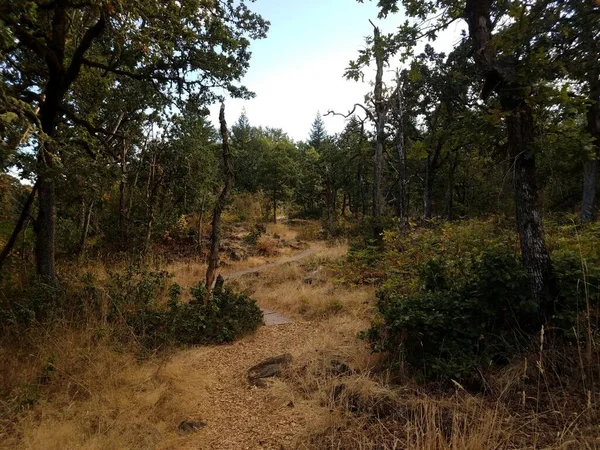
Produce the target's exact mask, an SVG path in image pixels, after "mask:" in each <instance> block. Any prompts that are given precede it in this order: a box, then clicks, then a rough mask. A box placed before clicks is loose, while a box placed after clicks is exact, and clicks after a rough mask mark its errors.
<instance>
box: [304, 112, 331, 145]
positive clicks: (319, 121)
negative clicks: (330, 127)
mask: <svg viewBox="0 0 600 450" xmlns="http://www.w3.org/2000/svg"><path fill="white" fill-rule="evenodd" d="M326 138H327V131H326V130H325V122H323V118H322V117H321V113H320V112H317V117H315V120H314V122H313V124H312V126H311V128H310V136H309V138H308V143H309V144H310V145H311V146H312V147H313V148H314V149H315V150H319V148H320V147H321V145H322V144H323V141H324V140H325V139H326Z"/></svg>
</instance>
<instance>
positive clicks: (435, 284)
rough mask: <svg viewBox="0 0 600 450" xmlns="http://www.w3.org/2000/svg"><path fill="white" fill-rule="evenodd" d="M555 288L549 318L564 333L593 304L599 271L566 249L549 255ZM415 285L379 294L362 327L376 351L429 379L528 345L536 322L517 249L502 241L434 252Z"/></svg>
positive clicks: (463, 371) (495, 360) (462, 375)
mask: <svg viewBox="0 0 600 450" xmlns="http://www.w3.org/2000/svg"><path fill="white" fill-rule="evenodd" d="M553 260H554V266H555V270H556V273H557V276H558V279H559V282H560V287H561V293H560V297H559V298H558V299H557V302H556V305H555V308H556V315H555V316H554V317H553V318H552V323H551V326H552V329H553V331H554V332H555V334H558V335H561V336H562V337H566V338H568V337H569V336H572V333H573V332H572V330H573V326H574V325H575V323H576V321H577V320H578V318H579V316H580V313H581V311H584V310H585V302H586V301H590V302H592V303H597V302H598V296H599V291H598V286H600V283H599V282H600V271H599V270H598V268H597V267H592V268H586V270H585V274H584V270H583V268H582V264H581V260H580V259H579V258H578V257H577V255H574V254H572V253H569V252H562V253H558V252H557V253H555V254H554V255H553ZM420 282H421V289H420V290H419V291H418V292H415V293H411V294H400V293H398V290H396V289H394V286H397V285H398V284H397V283H389V284H388V285H387V287H385V288H383V289H381V290H380V291H379V292H378V309H379V312H380V313H381V319H380V320H379V321H378V322H377V323H375V324H374V325H373V326H372V327H371V329H370V330H369V332H368V336H369V338H370V341H371V343H372V345H373V347H374V348H375V349H376V350H384V351H389V352H392V353H393V354H395V355H396V356H399V357H400V358H402V359H403V360H404V361H406V362H407V363H409V364H410V366H411V367H412V368H413V369H414V370H415V371H417V372H420V373H421V374H422V375H423V376H424V377H426V378H429V379H432V378H433V379H439V378H446V379H448V378H451V379H468V378H469V377H470V376H472V375H473V374H474V373H475V372H476V369H477V368H478V367H482V366H489V365H491V364H503V363H506V362H508V361H510V359H511V358H512V357H513V356H514V355H515V354H517V353H519V352H520V351H522V350H523V349H525V348H526V347H527V346H530V345H531V343H532V336H534V335H535V334H537V333H538V332H539V331H540V329H541V326H542V323H541V320H540V317H541V314H540V311H539V306H538V304H537V303H536V302H534V301H532V300H531V298H530V296H529V291H528V286H527V281H526V278H525V274H524V271H523V268H522V266H521V264H520V262H519V261H518V259H517V255H515V253H514V252H513V251H511V250H510V249H507V248H506V247H502V246H497V247H490V248H488V249H486V250H484V251H483V252H482V253H481V254H480V255H479V256H477V257H476V256H473V255H472V254H469V255H468V256H465V257H463V258H459V259H458V260H449V259H443V258H434V259H431V260H429V261H428V262H426V263H425V264H424V265H423V266H422V268H421V272H420Z"/></svg>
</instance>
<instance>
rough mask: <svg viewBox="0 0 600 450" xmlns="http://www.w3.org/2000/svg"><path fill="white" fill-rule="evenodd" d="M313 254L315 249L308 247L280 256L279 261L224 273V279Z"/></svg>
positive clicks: (259, 270)
mask: <svg viewBox="0 0 600 450" xmlns="http://www.w3.org/2000/svg"><path fill="white" fill-rule="evenodd" d="M312 254H314V250H313V249H312V248H307V249H306V250H304V251H302V252H300V253H296V254H295V255H292V256H286V257H283V258H279V259H278V260H277V261H273V262H271V263H268V264H263V265H261V266H257V267H249V268H248V269H243V270H238V271H235V272H231V273H228V274H223V279H225V280H230V279H232V278H238V277H241V276H244V275H248V274H251V273H257V272H261V271H263V270H268V269H274V268H275V267H279V266H282V265H284V264H288V263H291V262H295V261H299V260H301V259H304V258H306V257H308V256H310V255H312Z"/></svg>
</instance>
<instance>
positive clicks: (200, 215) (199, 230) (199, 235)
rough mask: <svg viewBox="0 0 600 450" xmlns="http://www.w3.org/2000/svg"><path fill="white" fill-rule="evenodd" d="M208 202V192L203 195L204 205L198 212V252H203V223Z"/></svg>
mask: <svg viewBox="0 0 600 450" xmlns="http://www.w3.org/2000/svg"><path fill="white" fill-rule="evenodd" d="M205 202H206V194H203V195H202V205H201V206H200V213H199V214H198V253H201V252H202V225H203V222H204V204H205Z"/></svg>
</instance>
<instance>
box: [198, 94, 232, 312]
mask: <svg viewBox="0 0 600 450" xmlns="http://www.w3.org/2000/svg"><path fill="white" fill-rule="evenodd" d="M219 122H220V123H221V128H220V131H221V140H222V147H223V166H224V168H225V186H224V187H223V190H222V191H221V193H220V194H219V197H218V198H217V201H216V203H215V208H214V210H213V220H212V231H211V234H210V258H209V260H208V268H207V269H206V297H205V298H204V304H208V302H209V301H210V298H211V295H212V290H213V287H214V282H215V272H216V270H217V267H218V266H219V245H220V237H221V214H222V213H223V210H224V209H225V206H226V205H227V197H228V196H229V192H230V191H231V189H233V182H234V179H235V174H234V172H233V156H232V154H231V150H230V148H229V137H228V135H227V122H226V121H225V104H224V103H222V104H221V110H220V112H219Z"/></svg>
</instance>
